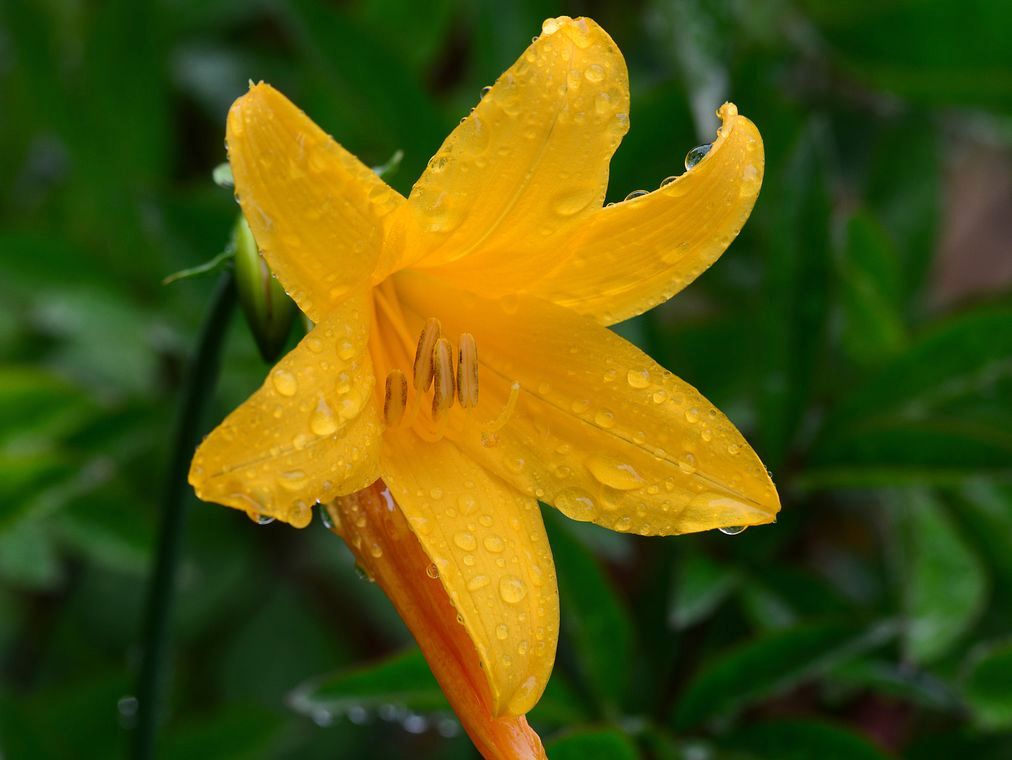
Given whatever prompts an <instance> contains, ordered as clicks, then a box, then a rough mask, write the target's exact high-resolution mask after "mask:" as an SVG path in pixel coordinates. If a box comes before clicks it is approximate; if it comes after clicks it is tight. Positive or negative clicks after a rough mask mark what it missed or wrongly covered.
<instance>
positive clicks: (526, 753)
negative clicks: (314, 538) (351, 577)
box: [327, 481, 547, 760]
mask: <svg viewBox="0 0 1012 760" xmlns="http://www.w3.org/2000/svg"><path fill="white" fill-rule="evenodd" d="M327 510H328V512H329V513H330V516H331V518H332V520H333V531H334V532H335V533H337V534H338V535H339V536H341V537H342V538H343V539H344V540H345V541H346V542H347V544H348V546H349V547H350V548H351V550H352V552H353V553H354V554H355V557H356V559H357V560H358V562H359V564H360V565H361V566H362V567H363V568H364V569H365V571H366V572H367V573H368V574H369V576H370V577H371V578H372V579H373V580H375V581H376V582H377V583H378V584H379V585H380V587H381V588H382V589H383V590H384V591H385V592H386V594H387V596H388V597H390V601H392V602H393V604H394V607H395V608H396V609H397V612H398V614H399V615H400V616H401V619H402V620H403V621H404V622H405V624H406V625H407V626H408V629H409V630H410V631H411V633H412V634H413V635H414V637H415V640H416V641H417V642H418V646H419V647H420V648H421V650H422V654H423V655H425V659H426V660H427V661H428V663H429V667H430V668H431V670H432V673H433V675H434V676H435V677H436V680H437V681H438V682H439V685H440V687H441V688H442V690H443V693H444V694H445V695H446V698H447V699H448V700H449V702H450V706H451V707H452V708H453V710H454V712H455V713H456V714H457V717H458V718H459V719H460V722H461V724H462V725H463V727H464V730H465V731H467V734H468V736H470V737H471V741H472V742H474V745H475V747H477V748H478V751H479V752H481V754H482V756H483V757H485V758H486V759H487V760H545V758H546V757H547V756H546V755H545V750H544V747H543V746H542V744H541V739H540V738H539V737H538V735H537V734H536V733H535V732H534V729H532V728H531V727H530V725H528V723H527V719H526V718H525V717H523V716H519V717H516V716H503V717H496V716H495V715H493V712H492V696H491V692H490V690H489V686H488V681H487V680H486V677H485V673H484V671H483V670H482V668H481V665H480V663H479V660H478V653H477V652H476V650H475V648H474V644H472V643H471V639H470V638H469V637H468V635H467V631H466V630H465V628H464V626H463V625H461V624H460V623H458V622H457V611H456V609H454V607H453V605H452V604H451V603H450V598H449V597H448V596H447V594H446V592H445V591H444V590H443V585H442V584H441V583H440V582H439V579H438V575H437V574H436V568H435V565H432V564H431V563H430V561H429V558H428V556H426V554H425V552H424V551H423V550H422V547H421V545H420V544H419V543H418V539H417V538H415V535H414V533H413V532H412V531H411V528H410V527H409V525H408V522H407V520H406V519H405V517H404V515H403V514H402V513H401V510H400V508H399V507H398V506H397V503H396V502H395V501H394V498H393V496H392V495H391V494H390V492H389V490H387V488H386V486H385V485H384V484H383V481H376V482H375V483H374V484H373V485H371V486H370V487H369V488H365V489H363V490H361V491H359V492H358V493H355V494H352V495H351V496H345V497H342V498H340V499H337V500H336V501H334V502H333V503H332V504H330V505H328V506H327Z"/></svg>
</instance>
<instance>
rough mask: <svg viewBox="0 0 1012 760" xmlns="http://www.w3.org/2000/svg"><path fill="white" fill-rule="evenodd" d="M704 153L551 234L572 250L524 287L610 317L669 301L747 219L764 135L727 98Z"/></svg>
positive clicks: (604, 321) (531, 274) (758, 178)
mask: <svg viewBox="0 0 1012 760" xmlns="http://www.w3.org/2000/svg"><path fill="white" fill-rule="evenodd" d="M719 115H720V117H721V119H723V126H722V127H721V128H720V131H719V132H718V136H717V139H716V141H715V142H714V143H713V147H712V148H711V149H710V152H709V153H708V154H707V155H706V156H705V158H703V160H702V161H700V162H699V163H698V164H697V165H696V166H695V167H694V168H692V169H691V170H689V171H687V172H685V174H683V175H681V176H680V177H678V178H677V179H676V180H674V181H673V182H670V183H668V184H666V185H664V186H663V187H661V188H659V189H658V190H655V191H654V192H652V193H650V194H649V195H645V196H641V197H639V198H636V199H634V200H629V201H624V202H622V203H617V204H615V205H614V206H609V207H606V208H603V209H601V210H599V211H597V212H596V213H595V214H594V215H593V216H591V217H589V218H588V219H586V220H585V221H584V222H583V223H582V224H581V225H580V227H579V229H578V230H577V231H576V232H575V233H573V235H572V237H571V238H569V239H568V240H566V241H563V242H560V243H559V249H560V250H571V251H572V255H570V256H569V257H568V258H566V259H565V260H564V261H563V262H562V263H561V264H560V265H559V266H558V267H556V268H555V269H554V270H553V271H551V272H550V273H549V274H548V275H547V276H544V277H542V278H540V279H538V278H539V276H540V273H539V272H537V271H536V270H531V271H528V273H527V274H528V276H529V278H530V280H531V281H532V282H533V284H532V285H531V286H530V288H529V289H528V290H529V292H531V293H533V294H535V295H538V296H541V297H542V298H545V299H547V300H550V301H554V302H555V303H557V304H560V305H562V306H566V307H569V308H570V309H574V310H575V311H578V312H581V313H583V314H589V315H591V316H593V317H594V318H595V319H596V320H597V321H599V322H601V323H602V324H614V323H616V322H620V321H622V320H623V319H628V318H629V317H632V316H635V315H637V314H640V313H642V312H644V311H646V310H647V309H649V308H650V307H652V306H655V305H657V304H659V303H662V302H664V301H666V300H668V299H669V298H670V297H671V296H673V295H674V294H675V293H677V292H678V291H680V290H681V289H682V288H684V287H685V286H686V285H688V284H689V283H690V282H692V281H693V280H694V279H696V277H698V276H699V275H700V274H702V273H703V272H704V271H705V270H706V269H707V268H708V267H709V266H710V265H711V264H712V263H713V262H714V261H716V260H717V258H718V257H719V256H720V255H721V254H722V253H723V252H724V250H725V249H726V248H727V247H728V246H729V245H730V244H731V241H732V240H734V238H735V236H737V234H738V232H739V231H740V230H741V228H742V226H743V225H744V224H745V220H746V219H748V216H749V214H750V213H751V211H752V206H753V205H754V204H755V200H756V197H757V196H758V194H759V186H760V185H761V184H762V178H763V163H764V161H763V145H762V138H760V136H759V131H758V130H757V129H756V127H755V125H754V124H753V123H752V122H751V121H749V120H748V119H746V118H745V117H744V116H739V115H738V109H737V108H735V107H734V105H733V104H731V103H725V104H724V105H723V106H722V107H721V109H720V111H719Z"/></svg>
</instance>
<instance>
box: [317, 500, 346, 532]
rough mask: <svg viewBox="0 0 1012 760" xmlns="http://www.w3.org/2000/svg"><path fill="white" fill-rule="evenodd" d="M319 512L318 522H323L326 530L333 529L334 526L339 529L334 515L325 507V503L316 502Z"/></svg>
mask: <svg viewBox="0 0 1012 760" xmlns="http://www.w3.org/2000/svg"><path fill="white" fill-rule="evenodd" d="M316 506H317V507H319V512H320V522H321V523H323V527H324V528H326V529H327V530H334V528H335V527H336V528H338V529H340V526H339V525H338V524H337V523H336V522H335V520H334V515H333V513H331V511H330V510H329V509H328V508H327V506H326V505H325V504H317V505H316Z"/></svg>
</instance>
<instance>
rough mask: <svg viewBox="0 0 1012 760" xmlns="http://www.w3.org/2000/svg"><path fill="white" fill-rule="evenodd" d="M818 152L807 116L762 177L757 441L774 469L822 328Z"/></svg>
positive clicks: (818, 140)
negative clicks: (766, 201) (777, 166)
mask: <svg viewBox="0 0 1012 760" xmlns="http://www.w3.org/2000/svg"><path fill="white" fill-rule="evenodd" d="M823 153H824V151H823V149H822V130H821V129H819V128H818V127H817V125H816V124H815V123H810V124H809V125H808V127H807V128H806V129H805V130H804V131H803V132H802V133H801V135H800V137H799V138H798V140H797V142H796V143H795V145H794V147H793V150H792V152H791V154H790V156H789V158H788V161H787V164H786V166H785V167H784V168H783V169H782V170H781V171H780V172H779V176H774V177H771V178H770V179H771V180H772V183H774V184H775V185H776V186H779V187H782V188H783V191H782V195H781V197H780V198H779V202H778V204H777V205H776V206H775V207H772V208H770V207H767V209H766V210H765V213H766V215H767V216H769V217H770V218H771V219H770V223H769V229H768V231H767V233H766V234H767V246H768V249H769V257H770V258H769V261H768V263H767V268H766V282H765V283H764V286H763V294H762V301H763V309H762V312H761V314H762V321H761V324H760V333H759V336H758V337H757V339H756V344H757V345H758V346H761V351H762V353H761V354H760V356H759V368H760V369H759V376H760V378H761V381H762V385H761V387H760V389H759V425H758V431H759V433H758V435H759V440H760V446H759V447H758V448H759V451H760V452H761V454H762V456H763V460H764V461H765V462H766V463H767V465H768V466H769V467H770V468H771V469H772V470H773V471H774V472H777V470H778V469H779V468H780V465H781V464H782V463H783V461H784V459H785V457H786V455H787V450H788V448H789V446H790V445H791V443H792V441H793V439H794V436H795V434H796V433H797V429H798V427H799V425H800V423H801V419H802V416H803V415H804V410H805V407H806V405H807V403H808V399H809V397H810V394H811V391H812V385H813V378H814V375H815V372H816V366H817V364H818V361H819V358H820V353H821V351H822V346H823V336H824V333H825V328H826V316H827V309H826V304H827V298H828V288H829V283H830V263H831V259H830V255H829V211H830V207H829V197H828V190H827V180H826V177H825V163H826V162H825V159H824V157H823ZM760 203H761V201H760Z"/></svg>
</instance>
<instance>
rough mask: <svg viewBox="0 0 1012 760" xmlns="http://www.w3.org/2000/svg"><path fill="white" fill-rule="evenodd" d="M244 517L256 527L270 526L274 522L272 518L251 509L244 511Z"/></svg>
mask: <svg viewBox="0 0 1012 760" xmlns="http://www.w3.org/2000/svg"><path fill="white" fill-rule="evenodd" d="M246 516H247V517H248V518H249V519H250V520H252V521H253V522H255V523H256V524H257V525H270V524H271V523H272V522H274V518H273V517H271V516H270V515H263V514H260V513H259V512H256V511H254V510H252V509H250V510H247V511H246Z"/></svg>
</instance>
